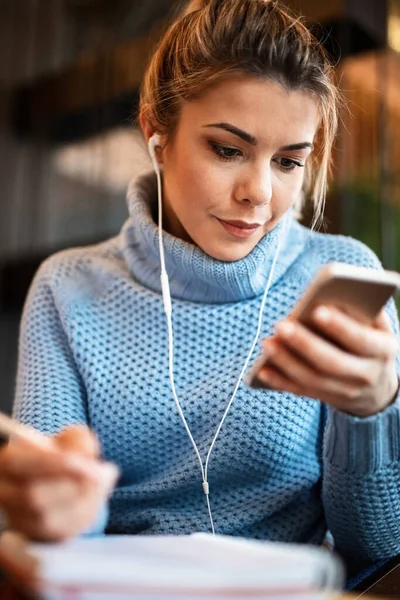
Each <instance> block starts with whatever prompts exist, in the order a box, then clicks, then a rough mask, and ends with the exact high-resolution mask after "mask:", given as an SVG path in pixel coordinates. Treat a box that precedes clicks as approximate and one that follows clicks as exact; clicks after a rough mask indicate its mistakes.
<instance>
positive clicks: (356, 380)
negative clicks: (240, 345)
mask: <svg viewBox="0 0 400 600" xmlns="http://www.w3.org/2000/svg"><path fill="white" fill-rule="evenodd" d="M398 288H400V275H399V274H398V273H394V272H390V271H378V270H374V269H366V268H362V267H354V266H352V265H347V264H342V263H332V264H330V265H327V266H326V267H324V268H323V269H321V271H320V272H319V273H318V275H317V277H316V278H315V280H314V282H313V283H312V284H311V285H310V286H309V288H308V289H307V290H306V292H305V293H304V295H303V296H302V298H301V299H300V300H299V302H298V303H297V305H296V306H295V307H294V309H293V311H292V312H291V314H290V315H289V318H288V320H287V321H286V322H283V323H281V324H278V325H277V328H276V330H277V334H276V336H274V337H273V338H269V339H267V340H266V341H265V344H266V348H265V349H266V352H265V355H263V356H261V357H260V358H259V359H258V360H257V361H256V363H255V364H254V366H253V368H252V369H251V371H250V373H249V375H248V377H247V383H248V385H250V386H251V387H256V388H257V387H259V388H268V387H271V388H274V389H286V390H287V391H292V392H293V393H297V394H301V395H309V396H310V397H316V398H318V399H321V400H324V399H325V400H326V401H327V402H328V403H329V401H330V400H332V398H333V397H336V396H337V397H339V396H340V390H342V392H343V394H342V395H344V396H346V395H352V394H353V395H354V396H355V395H357V390H358V389H359V390H360V393H361V388H362V385H361V383H362V382H361V380H362V379H363V377H364V379H365V380H367V379H368V377H371V373H374V372H378V371H379V369H380V367H382V368H383V363H384V362H385V360H386V359H385V357H386V356H387V355H389V354H390V357H391V366H390V375H389V376H390V385H389V388H390V389H389V388H388V390H383V389H380V393H382V394H383V395H384V397H386V395H388V394H392V392H393V389H394V385H395V380H396V381H397V377H396V376H395V370H394V354H395V349H396V348H397V341H396V339H395V337H394V335H393V333H392V332H391V330H390V325H389V323H388V322H387V319H385V316H383V315H381V316H380V317H379V319H380V321H379V323H380V324H379V325H378V326H376V325H375V324H374V322H375V320H376V319H377V315H379V313H380V312H381V310H382V308H383V306H384V305H385V303H386V302H387V300H388V299H389V298H390V297H391V296H392V295H393V294H394V293H395V292H396V290H397V289H398ZM319 305H323V306H324V307H326V309H327V311H328V312H329V310H330V312H331V321H330V323H329V324H328V323H327V322H325V323H324V322H323V320H321V321H320V322H318V319H316V313H315V310H316V308H317V307H318V306H319ZM285 328H286V329H289V328H292V329H295V330H296V331H295V334H294V335H292V336H289V337H287V338H286V339H285V336H284V329H285ZM380 328H381V329H382V331H380ZM292 333H293V332H292ZM289 338H290V339H289ZM360 340H364V342H363V343H362V344H361V346H360V343H361V342H360ZM392 355H393V356H392ZM380 361H381V362H380ZM378 363H379V365H378ZM271 367H272V368H274V369H275V373H274V372H273V371H272V370H271ZM268 372H269V381H267V377H266V374H267V373H268ZM379 372H380V371H379ZM388 372H389V371H388ZM261 373H262V374H263V376H262V377H261ZM307 382H308V383H307ZM365 385H366V384H365V382H364V387H365ZM289 388H290V389H289ZM335 389H336V392H335ZM324 390H325V392H326V393H325V392H324ZM372 395H374V393H372ZM366 396H368V393H366ZM334 402H335V401H334V400H333V402H330V403H334ZM339 404H340V402H339ZM364 410H365V407H364V408H362V409H360V413H363V412H364ZM366 411H367V412H368V408H367V409H366Z"/></svg>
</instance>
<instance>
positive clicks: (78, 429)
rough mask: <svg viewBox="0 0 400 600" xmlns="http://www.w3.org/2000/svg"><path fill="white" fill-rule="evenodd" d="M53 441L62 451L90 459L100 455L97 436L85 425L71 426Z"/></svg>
mask: <svg viewBox="0 0 400 600" xmlns="http://www.w3.org/2000/svg"><path fill="white" fill-rule="evenodd" d="M53 439H54V441H55V442H56V444H57V446H58V448H60V449H61V450H67V451H68V452H76V453H78V454H83V455H84V456H87V457H90V458H97V457H98V456H99V455H100V444H99V441H98V439H97V436H96V435H95V434H94V433H93V432H92V431H91V430H90V429H89V428H88V427H86V426H85V425H71V426H70V427H67V428H66V429H64V430H63V431H61V433H59V434H58V435H56V436H55V437H54V438H53Z"/></svg>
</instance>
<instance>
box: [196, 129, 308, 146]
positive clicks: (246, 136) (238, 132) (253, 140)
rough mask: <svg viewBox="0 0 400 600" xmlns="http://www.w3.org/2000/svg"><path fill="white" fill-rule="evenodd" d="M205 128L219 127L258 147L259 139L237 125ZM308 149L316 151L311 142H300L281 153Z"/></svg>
mask: <svg viewBox="0 0 400 600" xmlns="http://www.w3.org/2000/svg"><path fill="white" fill-rule="evenodd" d="M203 127H217V128H218V129H224V130H225V131H228V132H229V133H233V135H236V136H237V137H240V138H241V139H242V140H244V141H245V142H247V143H248V144H251V145H252V146H256V145H257V139H256V138H255V137H254V136H253V135H250V133H247V131H243V129H239V127H235V125H231V124H230V123H210V124H209V125H203ZM308 148H310V149H311V150H313V149H314V146H313V144H312V143H311V142H300V143H298V144H289V145H288V146H282V148H279V151H280V152H282V151H286V152H290V151H291V150H306V149H308Z"/></svg>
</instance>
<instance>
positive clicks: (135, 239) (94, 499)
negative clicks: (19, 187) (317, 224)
mask: <svg viewBox="0 0 400 600" xmlns="http://www.w3.org/2000/svg"><path fill="white" fill-rule="evenodd" d="M338 105H339V95H338V92H337V90H336V88H335V85H334V83H333V77H332V68H331V67H330V65H329V63H328V61H327V59H326V57H325V55H324V52H323V50H322V49H321V47H320V46H319V45H318V43H317V42H316V41H315V40H314V39H313V37H312V36H311V34H310V33H309V31H308V30H307V29H306V28H305V27H304V25H303V24H302V23H301V21H300V20H298V19H295V18H293V17H292V16H290V15H289V14H288V13H287V12H286V11H285V10H284V9H283V8H282V7H281V6H279V5H278V3H277V2H275V1H272V0H224V1H218V0H209V1H206V0H204V1H203V2H202V1H200V2H193V3H191V4H190V6H189V8H188V9H187V11H186V13H185V14H184V15H183V16H182V17H181V18H180V19H178V20H177V21H176V22H175V23H174V24H173V25H172V26H171V28H170V29H169V30H168V32H167V33H166V34H165V36H164V38H163V40H162V41H161V43H160V45H159V47H158V49H157V51H156V53H155V55H154V56H153V58H152V61H151V63H150V66H149V68H148V71H147V73H146V76H145V79H144V83H143V88H142V95H141V110H140V124H141V127H142V130H143V133H144V137H145V139H146V141H147V142H149V140H151V138H153V142H151V144H152V148H153V149H154V152H155V158H156V161H157V164H158V165H160V168H161V170H162V199H163V200H162V201H163V209H162V217H163V227H164V231H163V251H164V254H165V264H166V270H167V273H168V275H169V286H170V291H171V297H172V326H173V345H171V346H170V334H171V331H170V332H169V331H168V323H167V319H166V315H165V312H164V307H163V297H162V293H161V283H160V270H161V262H160V250H159V238H158V235H159V231H158V221H159V218H158V210H157V179H156V176H155V174H154V173H150V174H149V175H147V176H145V177H143V178H141V179H139V180H138V181H135V182H134V183H133V184H132V186H131V187H130V190H129V194H128V201H129V211H130V218H129V219H128V221H127V223H126V224H125V225H124V227H123V229H122V231H121V234H120V235H119V236H118V237H116V238H114V239H111V240H109V241H107V242H105V243H103V244H100V245H97V246H92V247H87V248H77V249H72V250H68V251H65V252H61V253H59V254H57V255H55V256H53V257H51V258H50V259H49V260H47V261H46V262H45V263H44V264H43V265H42V267H41V268H40V270H39V272H38V274H37V276H36V278H35V280H34V282H33V284H32V288H31V290H30V293H29V296H28V299H27V302H26V307H25V311H24V315H23V320H22V329H21V339H20V358H19V369H18V380H17V391H16V401H15V416H16V417H17V418H18V419H20V420H21V421H22V422H24V423H26V424H29V425H31V426H34V427H36V428H37V429H39V430H41V431H43V432H45V433H47V434H51V435H53V436H54V437H53V438H52V439H53V450H46V451H44V450H43V451H39V450H35V449H33V448H32V447H30V446H28V445H25V444H22V443H15V442H14V443H11V444H9V445H8V446H7V448H6V449H4V450H3V451H2V452H1V454H0V504H1V506H2V507H3V509H4V511H5V513H6V515H7V517H8V520H9V523H10V525H11V526H12V527H14V528H16V529H18V530H20V531H22V532H23V533H25V534H26V535H28V536H30V537H32V538H34V539H46V540H54V539H64V538H68V537H70V536H73V535H76V534H79V533H82V532H84V531H86V532H87V531H90V532H91V533H100V532H102V531H103V530H104V528H105V527H107V531H109V532H113V533H131V534H132V533H142V534H143V533H144V534H159V533H175V534H178V533H189V532H193V531H210V530H211V519H210V517H212V519H213V524H214V527H215V531H216V533H224V534H230V535H237V536H247V537H254V538H260V539H268V540H280V541H287V542H304V543H312V544H320V543H321V542H322V541H323V539H324V537H325V535H326V532H327V530H330V532H331V533H332V535H333V538H334V542H335V545H336V547H337V549H338V550H339V551H340V552H341V553H342V554H343V556H344V557H347V558H348V557H353V558H354V559H358V560H359V562H360V563H361V562H369V561H374V560H376V559H380V558H384V557H388V556H390V555H392V554H394V553H397V552H398V551H399V548H400V531H399V526H400V499H399V492H398V490H399V484H400V476H399V475H400V470H399V447H400V440H399V431H400V428H399V414H400V413H399V401H398V397H397V390H398V377H397V372H396V351H397V343H396V336H397V334H398V322H397V316H396V311H395V307H394V304H393V302H390V303H389V304H388V306H387V307H386V310H385V311H384V312H382V314H381V315H380V316H379V318H378V319H377V320H376V322H375V323H374V324H373V325H372V326H367V325H362V324H360V323H359V322H357V321H356V320H354V319H352V318H350V317H349V316H347V315H345V314H344V313H342V312H339V311H338V310H334V309H333V308H331V307H328V306H326V307H320V309H319V310H316V311H315V314H314V319H315V324H316V325H317V326H318V328H319V329H320V330H321V332H322V333H326V332H327V333H329V335H330V336H331V337H332V338H333V339H334V340H335V341H336V342H338V345H336V344H333V343H330V342H328V341H326V339H324V338H323V337H322V336H319V335H317V334H316V333H315V332H314V333H313V332H311V331H310V330H307V329H306V328H304V327H302V326H300V325H299V324H298V323H295V322H294V321H293V320H291V319H290V311H291V308H292V307H293V305H294V304H295V303H296V301H297V300H298V298H299V297H300V295H301V294H302V292H303V291H304V290H305V289H306V287H307V285H308V284H309V283H310V282H311V280H312V278H313V277H314V275H315V274H316V273H317V271H318V270H319V268H320V267H321V266H323V265H324V264H326V263H329V262H331V261H344V262H347V263H352V264H355V265H363V266H368V267H372V268H377V269H379V268H381V267H380V265H379V261H378V260H377V258H376V257H375V256H374V254H373V253H372V252H371V251H370V250H369V249H368V248H366V247H365V246H363V245H362V244H361V243H359V242H357V241H355V240H353V239H350V238H345V237H341V236H331V235H324V234H320V233H317V232H315V231H312V230H309V229H306V228H304V227H302V226H301V225H300V224H299V223H298V221H297V220H296V216H297V215H298V214H299V212H300V211H301V206H302V201H303V197H304V196H305V194H311V196H312V197H313V199H314V204H315V216H316V219H318V217H319V216H320V215H321V214H322V209H323V203H324V197H325V190H326V182H327V173H328V167H329V160H330V153H331V147H332V143H333V139H334V135H335V131H336V124H337V111H338ZM155 134H156V135H157V136H158V138H156V142H155V143H154V137H153V136H154V135H155ZM160 183H161V182H160ZM160 191H161V190H160ZM266 288H267V296H266V302H265V306H263V305H262V299H263V294H264V291H265V289H266ZM260 307H261V310H260ZM260 313H262V314H261V315H260V316H261V317H262V323H261V332H260V336H259V339H262V340H264V342H263V352H264V354H265V357H266V360H267V366H266V367H265V368H264V369H263V370H262V371H261V373H260V378H261V379H262V381H263V382H264V383H265V389H251V388H249V387H248V386H247V385H246V384H245V383H244V382H243V378H241V374H244V373H242V372H243V370H246V371H247V370H248V368H250V366H251V364H252V363H253V362H254V360H255V359H256V357H257V355H258V353H259V349H258V346H259V344H256V345H255V348H254V350H253V351H252V352H251V353H250V354H251V355H250V357H249V361H248V362H246V361H247V358H248V355H249V352H250V350H251V348H252V343H253V341H254V339H255V336H256V333H257V326H258V320H259V314H260ZM172 354H173V356H172ZM172 359H173V360H172ZM172 363H173V364H172ZM398 366H399V365H398V362H397V367H398ZM171 367H172V369H171V370H173V378H172V377H170V375H171V373H170V368H171ZM244 367H246V368H245V369H244ZM172 380H173V382H174V385H175V387H176V390H175V388H174V386H172V387H171V381H172ZM235 390H236V393H234V392H235ZM175 396H176V397H175ZM176 398H178V399H179V401H180V406H181V407H182V411H183V417H184V418H185V419H186V421H185V423H186V425H187V427H188V429H189V431H190V433H191V435H192V436H193V440H191V439H190V437H189V435H188V431H187V430H185V427H184V424H183V422H182V418H181V417H182V415H180V414H179V411H178V409H177V408H178V407H177V404H176ZM232 398H233V400H232ZM174 400H175V402H174ZM228 403H230V408H229V411H228V412H227V413H226V409H227V406H228ZM223 417H225V418H224V419H223ZM221 422H222V425H221ZM89 428H90V429H89ZM90 430H91V431H92V432H94V434H95V435H93V434H92V433H90V432H89V431H90ZM216 434H218V435H217V436H216ZM215 436H216V437H215ZM96 439H98V440H99V442H100V446H101V455H102V457H103V459H104V461H103V460H102V459H100V451H99V447H98V445H97V442H96ZM194 445H196V449H197V451H198V454H197V453H196V451H195V448H194ZM210 449H211V450H210ZM77 454H78V455H80V456H82V461H81V464H80V465H77V461H76V455H77ZM199 457H200V461H199ZM206 462H207V468H206V465H205V463H206ZM200 463H201V466H200ZM113 465H117V467H118V470H119V478H118V482H117V484H116V488H115V490H114V491H113V492H112V494H111V490H112V488H113V486H114V484H115V483H116V479H117V471H116V468H115V467H114V466H113ZM207 486H208V487H209V495H205V494H204V491H207ZM109 494H111V498H110V501H109V503H107V497H108V495H109ZM207 500H209V506H210V511H209V510H208V506H207ZM107 504H108V513H107V511H106V510H105V509H104V507H105V506H106V505H107Z"/></svg>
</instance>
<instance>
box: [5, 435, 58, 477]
mask: <svg viewBox="0 0 400 600" xmlns="http://www.w3.org/2000/svg"><path fill="white" fill-rule="evenodd" d="M63 471H70V468H69V466H68V464H66V461H65V456H64V454H63V453H62V452H58V451H48V450H41V449H39V448H32V447H31V446H28V445H26V444H21V443H19V442H10V443H9V444H8V446H7V447H6V448H4V449H2V450H1V451H0V473H1V475H2V476H7V477H12V478H16V479H24V478H30V477H38V476H40V477H46V476H52V475H59V474H60V473H61V474H62V473H63Z"/></svg>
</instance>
